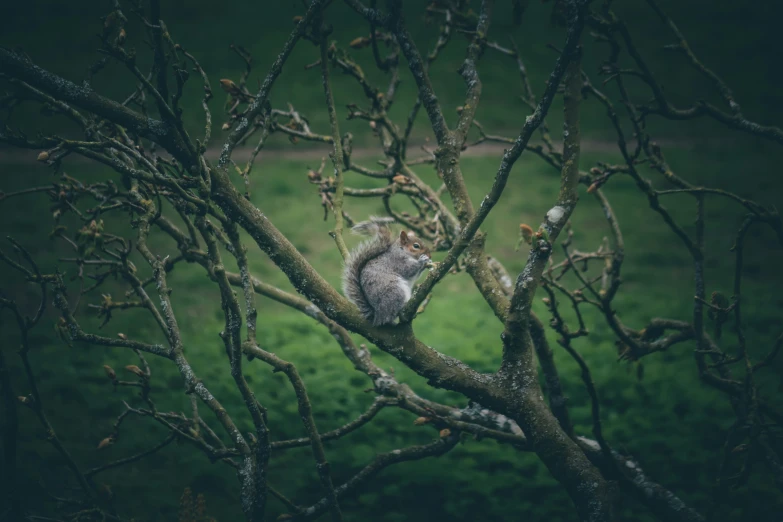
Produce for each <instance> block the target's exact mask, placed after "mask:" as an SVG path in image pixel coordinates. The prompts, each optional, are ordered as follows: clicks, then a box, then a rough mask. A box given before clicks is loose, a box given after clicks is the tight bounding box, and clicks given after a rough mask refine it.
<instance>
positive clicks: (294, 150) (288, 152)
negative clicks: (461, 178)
mask: <svg viewBox="0 0 783 522" xmlns="http://www.w3.org/2000/svg"><path fill="white" fill-rule="evenodd" d="M732 141H733V140H726V139H720V140H714V139H713V140H698V141H697V140H661V141H660V142H659V143H660V144H661V146H662V147H663V148H664V149H666V148H677V149H688V148H693V147H695V146H697V145H700V144H710V145H728V144H729V142H732ZM634 145H635V143H634V142H632V143H629V144H628V146H629V147H631V148H632V147H633V146H634ZM422 146H425V147H427V148H428V149H432V148H433V147H434V144H433V143H431V142H430V143H425V142H418V143H415V144H411V146H410V147H409V148H408V150H409V154H408V156H409V157H410V158H418V157H421V156H425V155H426V153H425V152H424V150H422ZM509 147H510V145H508V144H505V143H482V144H480V145H476V146H473V147H470V148H469V149H467V150H466V151H464V152H463V153H462V155H463V156H465V157H483V156H495V157H497V158H498V159H499V158H500V156H501V155H502V154H503V151H504V150H505V149H507V148H509ZM555 147H556V148H557V149H560V148H561V147H562V143H561V142H555ZM252 150H253V149H252V146H245V147H238V148H237V149H235V150H234V153H233V156H232V157H233V159H234V161H236V162H237V163H243V162H245V161H247V160H248V158H249V157H250V153H251V151H252ZM582 150H584V151H587V152H606V153H615V154H618V153H619V150H618V148H617V142H614V141H609V140H591V139H586V140H582ZM330 151H331V146H330V145H327V144H318V143H308V144H306V145H284V146H274V147H271V148H268V149H264V150H263V151H261V153H260V154H259V155H258V157H257V158H256V163H258V162H262V161H265V160H267V161H274V160H306V161H320V160H321V158H323V157H326V156H328V155H329V152H330ZM37 156H38V151H35V150H27V149H16V148H13V147H10V146H5V145H3V146H0V163H25V162H27V161H35V159H36V157H37ZM206 156H207V158H208V159H209V160H213V161H214V160H217V158H218V157H219V156H220V148H219V147H210V148H209V149H208V150H207V155H206ZM352 157H353V158H355V159H363V160H367V159H370V160H372V159H378V160H380V159H383V153H382V151H381V149H380V148H379V147H375V148H373V147H360V148H354V149H353V153H352ZM69 161H85V162H86V161H90V160H87V159H85V158H83V157H81V156H76V155H74V156H72V157H71V158H69Z"/></svg>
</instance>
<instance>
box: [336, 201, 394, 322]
mask: <svg viewBox="0 0 783 522" xmlns="http://www.w3.org/2000/svg"><path fill="white" fill-rule="evenodd" d="M393 222H394V218H379V217H374V216H372V217H370V219H369V220H367V221H362V222H361V223H357V224H356V225H354V226H353V228H351V231H352V232H354V233H355V234H361V235H366V236H372V237H370V239H368V240H366V241H364V242H362V243H361V244H360V245H359V246H358V247H356V248H355V249H354V250H353V251H352V252H351V253H350V255H349V256H348V258H347V259H346V260H345V268H344V269H343V293H345V296H346V297H347V298H348V300H349V301H351V302H352V303H353V304H355V305H356V306H357V307H358V308H359V312H361V314H362V316H363V317H364V318H365V319H367V320H368V321H371V322H372V321H373V319H374V317H375V310H374V309H373V307H372V306H371V305H370V302H369V300H368V299H367V296H366V295H365V294H364V290H362V285H361V279H360V276H361V273H362V270H364V267H365V266H366V265H367V263H369V262H370V261H372V260H373V259H375V258H376V257H378V256H379V255H381V254H383V253H384V252H386V251H387V250H389V246H390V245H391V244H392V233H391V229H390V228H389V224H390V223H393Z"/></svg>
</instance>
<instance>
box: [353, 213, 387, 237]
mask: <svg viewBox="0 0 783 522" xmlns="http://www.w3.org/2000/svg"><path fill="white" fill-rule="evenodd" d="M391 223H394V218H390V217H376V216H370V219H368V220H367V221H362V222H361V223H356V224H355V225H354V226H353V227H352V228H351V232H353V233H354V234H360V235H363V236H380V235H384V236H388V237H389V238H391V230H389V225H390V224H391Z"/></svg>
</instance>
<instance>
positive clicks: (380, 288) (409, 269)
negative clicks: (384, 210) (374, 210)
mask: <svg viewBox="0 0 783 522" xmlns="http://www.w3.org/2000/svg"><path fill="white" fill-rule="evenodd" d="M393 222H394V219H393V218H378V217H370V219H369V220H368V221H363V222H361V223H357V224H356V225H355V226H354V227H353V228H351V231H352V232H354V233H356V234H362V235H368V236H372V237H371V238H370V239H368V240H367V241H365V242H363V243H361V244H360V245H359V246H358V247H356V248H355V249H354V250H353V251H352V252H351V253H350V255H349V256H348V258H347V259H346V260H345V268H344V270H343V292H344V293H345V295H346V297H348V300H349V301H351V302H352V303H353V304H355V305H356V306H357V307H358V308H359V312H361V314H362V316H364V318H365V319H367V320H368V321H370V322H371V323H372V324H373V326H380V325H383V324H391V323H393V322H394V320H395V319H396V318H397V315H398V314H399V313H400V311H401V310H402V307H403V306H404V305H405V303H407V302H408V300H409V299H410V298H411V291H412V289H413V283H414V282H416V279H418V278H419V276H420V275H421V273H422V272H423V271H424V269H425V268H426V267H427V266H429V265H430V264H431V263H432V259H431V257H430V249H429V247H428V246H427V245H425V244H424V243H423V242H422V241H421V240H420V239H419V238H417V237H415V236H414V235H413V234H412V233H408V232H406V231H404V230H403V231H401V232H400V235H399V237H397V238H393V236H392V231H391V229H390V228H389V223H393Z"/></svg>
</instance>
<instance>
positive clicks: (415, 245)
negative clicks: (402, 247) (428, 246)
mask: <svg viewBox="0 0 783 522" xmlns="http://www.w3.org/2000/svg"><path fill="white" fill-rule="evenodd" d="M420 247H421V245H419V244H418V243H413V248H420Z"/></svg>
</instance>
